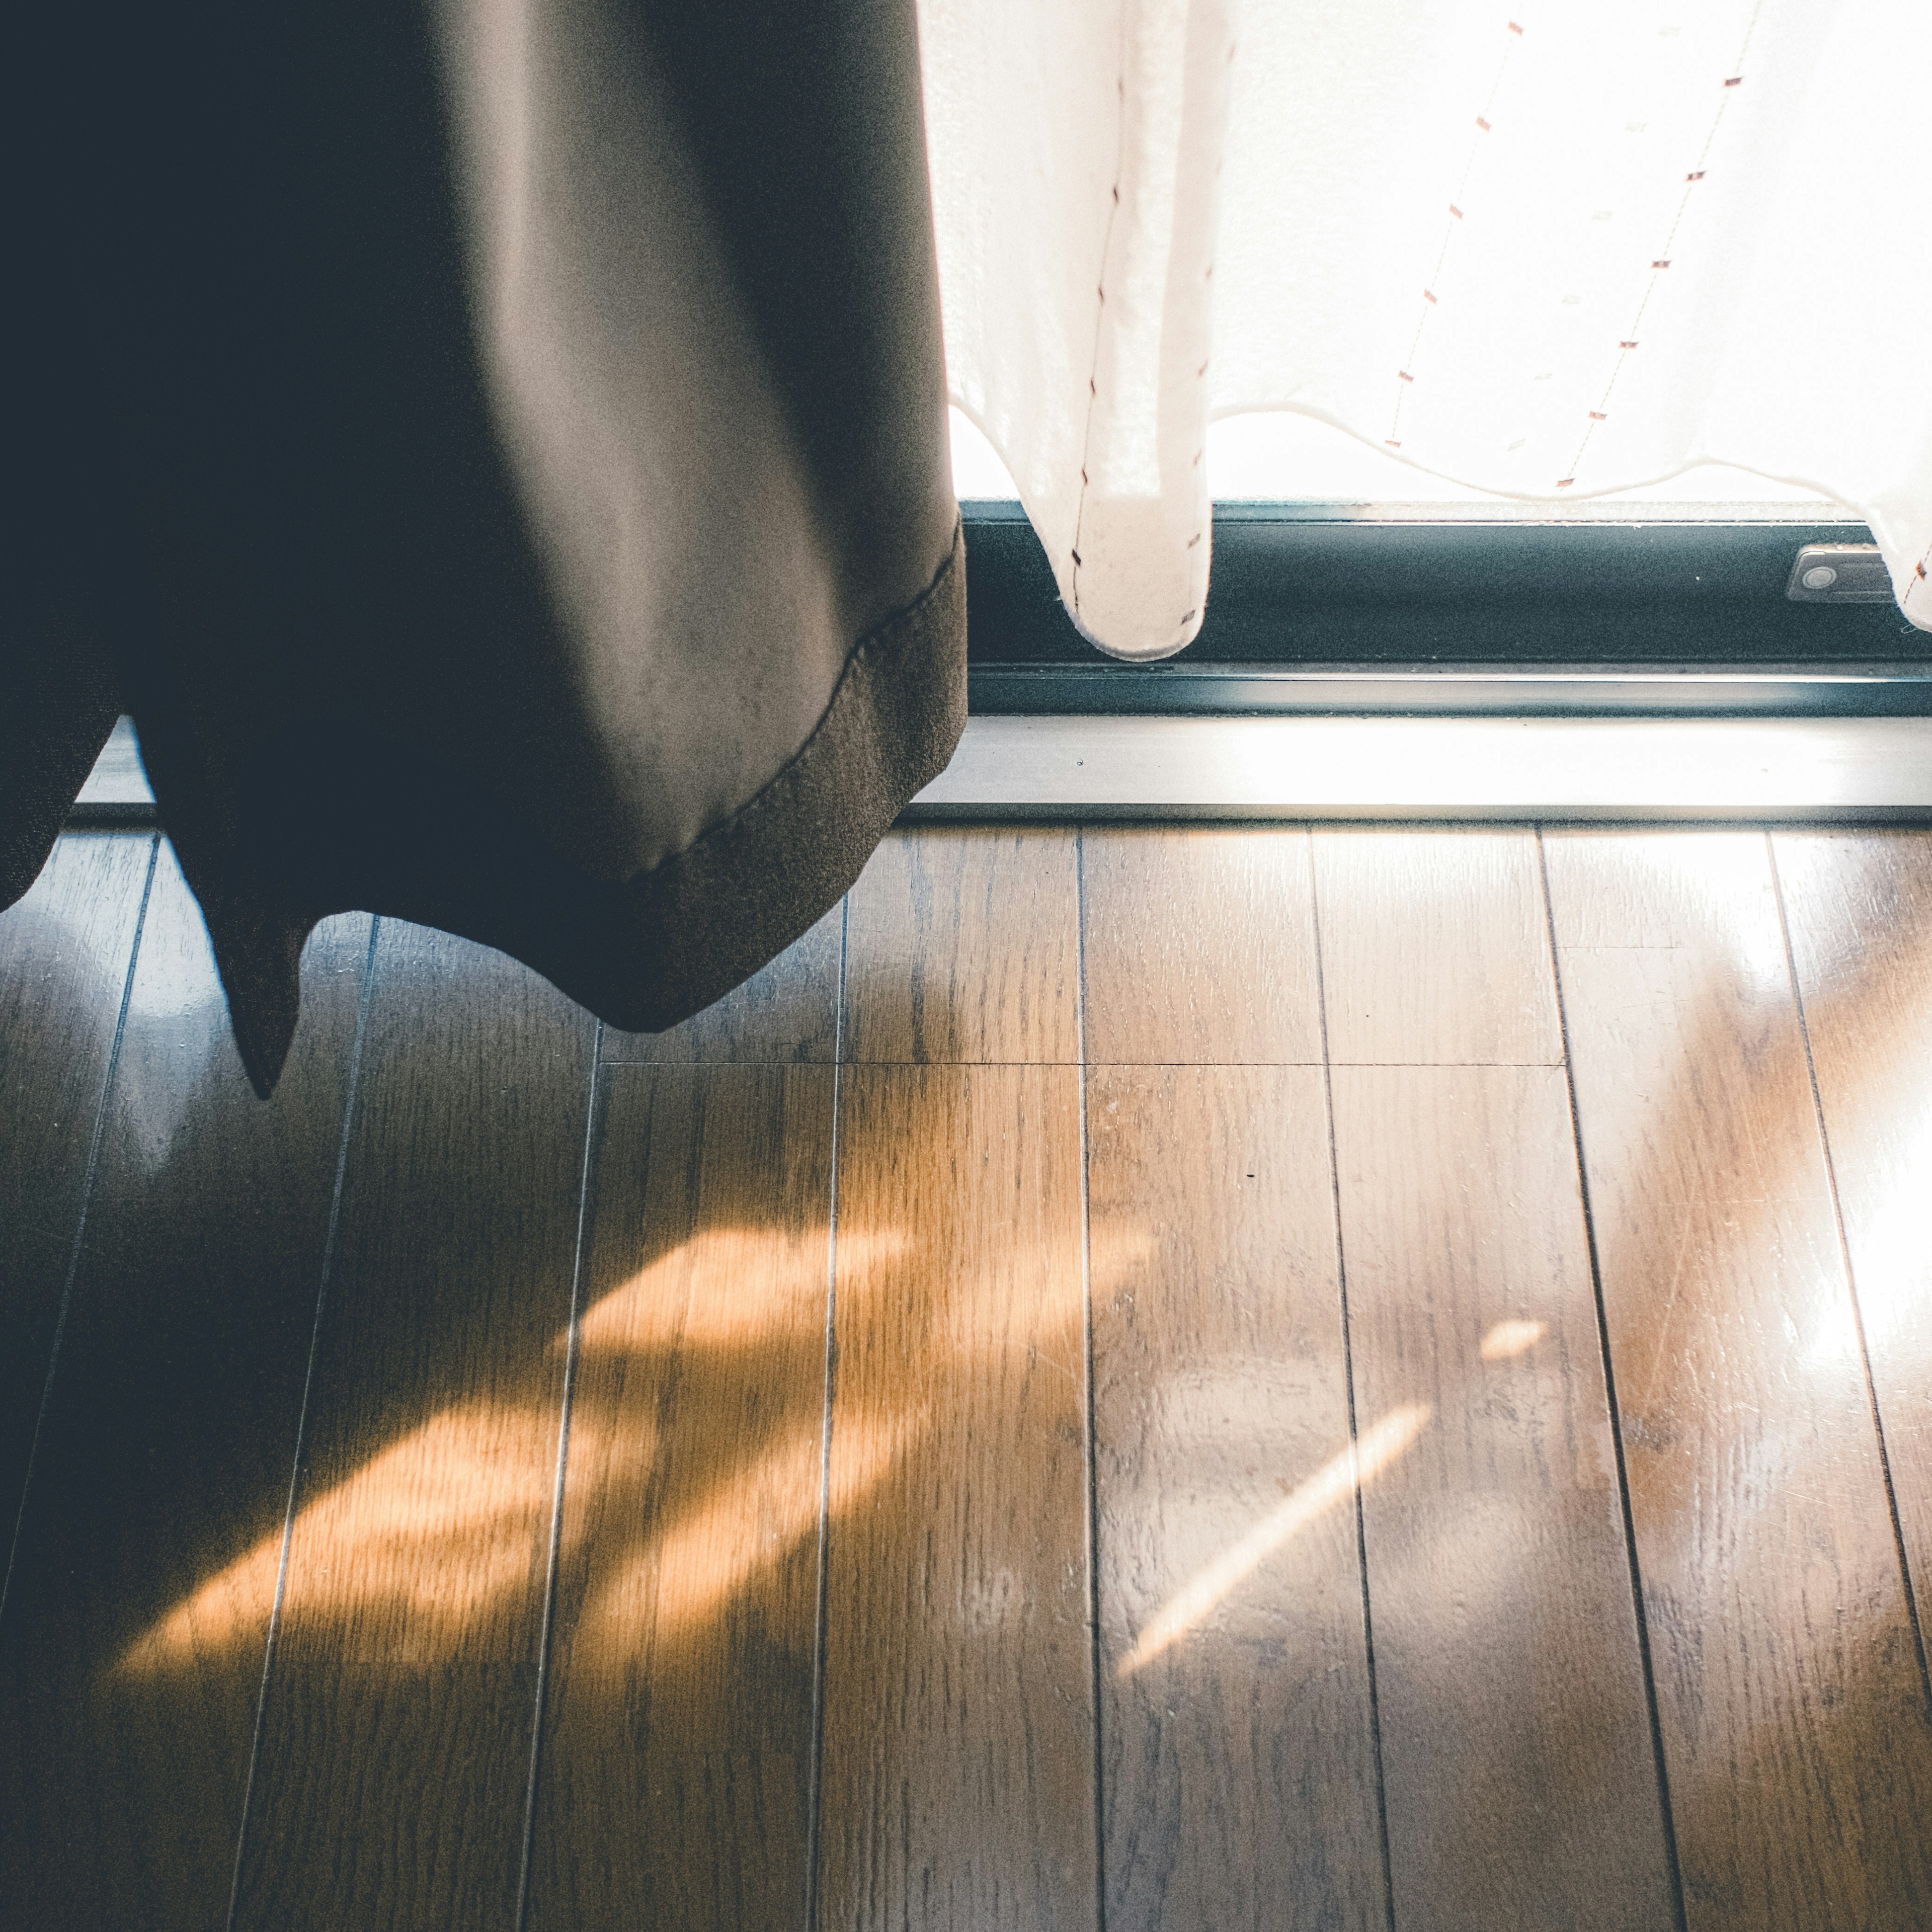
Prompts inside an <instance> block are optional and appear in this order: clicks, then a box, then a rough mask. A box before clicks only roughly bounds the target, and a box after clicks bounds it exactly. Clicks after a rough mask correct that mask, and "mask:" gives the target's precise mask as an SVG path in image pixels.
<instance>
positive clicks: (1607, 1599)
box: [1334, 962, 1673, 1932]
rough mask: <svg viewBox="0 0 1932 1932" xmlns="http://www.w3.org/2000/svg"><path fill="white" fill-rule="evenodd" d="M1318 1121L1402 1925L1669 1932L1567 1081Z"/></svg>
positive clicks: (1373, 1101)
mask: <svg viewBox="0 0 1932 1932" xmlns="http://www.w3.org/2000/svg"><path fill="white" fill-rule="evenodd" d="M1444 970H1445V975H1450V976H1453V975H1454V974H1455V972H1456V970H1457V969H1456V966H1455V964H1454V962H1445V965H1444ZM1334 1106H1335V1145H1336V1150H1337V1174H1338V1179H1339V1187H1340V1202H1341V1220H1342V1235H1343V1254H1344V1256H1345V1257H1346V1266H1347V1270H1348V1283H1349V1322H1350V1333H1351V1335H1352V1340H1353V1344H1354V1358H1355V1399H1356V1415H1357V1424H1358V1433H1359V1436H1360V1439H1361V1443H1362V1445H1363V1457H1362V1469H1363V1490H1362V1495H1363V1514H1364V1541H1365V1547H1366V1549H1367V1558H1368V1576H1369V1598H1370V1606H1371V1610H1372V1614H1373V1620H1374V1636H1375V1647H1376V1682H1377V1691H1378V1708H1379V1712H1380V1717H1381V1724H1382V1763H1383V1767H1384V1776H1385V1789H1386V1792H1387V1802H1388V1833H1389V1850H1390V1859H1391V1869H1392V1870H1393V1873H1394V1894H1395V1921H1396V1923H1397V1924H1398V1925H1405V1924H1410V1925H1427V1926H1429V1927H1440V1928H1442V1932H1456V1928H1471V1932H1474V1928H1477V1927H1482V1928H1485V1932H1489V1929H1490V1928H1502V1927H1522V1928H1524V1932H1541V1928H1543V1927H1548V1926H1552V1925H1574V1926H1590V1927H1604V1928H1609V1927H1628V1928H1631V1932H1635V1928H1638V1927H1662V1926H1664V1925H1667V1924H1669V1923H1670V1920H1671V1918H1672V1916H1673V1904H1672V1897H1671V1880H1670V1868H1669V1863H1668V1858H1667V1848H1666V1838H1665V1828H1664V1809H1663V1800H1662V1796H1661V1793H1660V1790H1659V1789H1658V1777H1657V1769H1656V1764H1655V1757H1654V1755H1653V1753H1652V1745H1651V1733H1650V1719H1649V1707H1648V1705H1647V1703H1646V1695H1645V1688H1644V1680H1643V1664H1642V1659H1641V1655H1640V1649H1639V1643H1638V1633H1637V1617H1636V1610H1635V1607H1634V1599H1633V1595H1632V1590H1631V1573H1630V1565H1629V1560H1628V1550H1627V1548H1626V1545H1625V1537H1624V1526H1623V1517H1622V1504H1621V1501H1620V1499H1619V1494H1618V1490H1617V1482H1616V1449H1615V1445H1614V1441H1613V1435H1612V1431H1611V1424H1610V1408H1609V1403H1608V1401H1607V1397H1606V1395H1605V1392H1604V1379H1603V1375H1602V1371H1601V1354H1600V1350H1599V1343H1598V1331H1597V1319H1596V1307H1595V1298H1594V1295H1593V1293H1592V1284H1591V1280H1590V1269H1589V1254H1588V1250H1587V1247H1586V1238H1585V1233H1584V1225H1583V1208H1582V1202H1581V1199H1580V1195H1579V1191H1578V1187H1577V1171H1576V1165H1575V1162H1574V1158H1573V1156H1572V1148H1571V1127H1570V1109H1569V1098H1568V1089H1567V1088H1566V1086H1565V1080H1564V1076H1563V1072H1562V1069H1561V1068H1560V1067H1341V1068H1337V1070H1336V1072H1335V1075H1334Z"/></svg>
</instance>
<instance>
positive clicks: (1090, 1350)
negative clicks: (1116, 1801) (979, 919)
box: [1073, 826, 1107, 1932]
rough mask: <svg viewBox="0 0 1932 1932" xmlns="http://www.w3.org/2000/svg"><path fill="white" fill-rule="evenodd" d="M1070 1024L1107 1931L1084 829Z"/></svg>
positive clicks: (1076, 843)
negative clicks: (1076, 1097)
mask: <svg viewBox="0 0 1932 1932" xmlns="http://www.w3.org/2000/svg"><path fill="white" fill-rule="evenodd" d="M1073 905H1074V927H1073V963H1074V975H1075V978H1074V998H1073V1028H1074V1039H1075V1041H1076V1052H1078V1055H1079V1075H1080V1324H1081V1329H1082V1352H1083V1354H1084V1355H1085V1358H1086V1359H1085V1364H1084V1367H1085V1373H1086V1382H1087V1387H1086V1404H1087V1442H1086V1451H1087V1617H1088V1637H1089V1639H1090V1641H1091V1646H1092V1660H1091V1683H1092V1687H1093V1697H1094V1924H1095V1925H1096V1927H1097V1928H1098V1932H1107V1834H1106V1823H1107V1806H1106V1740H1105V1739H1103V1737H1102V1736H1101V1733H1100V1440H1099V1436H1098V1434H1097V1430H1096V1426H1095V1422H1094V1214H1093V1192H1092V1160H1091V1142H1090V1140H1089V1139H1088V1126H1087V1083H1088V1077H1089V1069H1088V1064H1087V861H1086V834H1085V829H1084V828H1082V827H1078V826H1076V828H1075V830H1074V834H1073Z"/></svg>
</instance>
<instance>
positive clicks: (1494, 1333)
mask: <svg viewBox="0 0 1932 1932" xmlns="http://www.w3.org/2000/svg"><path fill="white" fill-rule="evenodd" d="M1549 1328H1550V1325H1549V1324H1548V1323H1547V1322H1498V1323H1497V1324H1496V1326H1495V1327H1494V1328H1492V1329H1491V1330H1490V1332H1489V1333H1488V1334H1487V1335H1485V1336H1484V1337H1483V1346H1482V1357H1483V1360H1484V1361H1486V1362H1501V1361H1508V1358H1510V1357H1511V1355H1521V1354H1522V1353H1523V1351H1524V1350H1525V1349H1533V1348H1535V1346H1536V1345H1537V1343H1539V1342H1540V1341H1541V1340H1543V1338H1544V1335H1545V1334H1547V1333H1548V1332H1549Z"/></svg>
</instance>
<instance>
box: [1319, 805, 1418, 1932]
mask: <svg viewBox="0 0 1932 1932" xmlns="http://www.w3.org/2000/svg"><path fill="white" fill-rule="evenodd" d="M1301 830H1302V838H1303V840H1304V844H1305V845H1306V847H1307V853H1308V907H1309V919H1310V928H1311V936H1312V938H1313V941H1314V950H1315V1010H1316V1018H1317V1020H1318V1022H1319V1026H1320V1031H1321V1040H1322V1111H1323V1113H1324V1115H1325V1116H1326V1122H1325V1124H1326V1125H1327V1127H1328V1199H1329V1203H1330V1213H1331V1217H1332V1221H1333V1226H1334V1238H1335V1286H1336V1294H1337V1298H1338V1300H1339V1301H1340V1313H1341V1319H1342V1378H1343V1384H1344V1385H1345V1387H1346V1390H1347V1393H1348V1397H1349V1403H1348V1411H1349V1490H1350V1492H1351V1496H1352V1501H1353V1502H1354V1505H1355V1569H1356V1574H1357V1575H1358V1577H1360V1579H1361V1589H1362V1652H1363V1666H1364V1673H1365V1676H1366V1679H1367V1685H1368V1694H1369V1746H1370V1757H1371V1760H1372V1762H1373V1766H1374V1768H1375V1779H1376V1834H1377V1837H1378V1839H1379V1843H1380V1846H1381V1850H1382V1916H1383V1920H1384V1922H1385V1925H1386V1926H1387V1928H1388V1932H1396V1922H1395V1862H1394V1857H1393V1856H1392V1855H1391V1850H1390V1846H1389V1825H1388V1781H1387V1778H1385V1775H1384V1772H1383V1769H1382V1700H1381V1697H1380V1696H1379V1693H1378V1690H1377V1687H1376V1632H1375V1616H1374V1612H1373V1608H1372V1607H1371V1606H1370V1601H1369V1538H1368V1523H1367V1515H1366V1513H1365V1512H1364V1509H1363V1507H1362V1482H1361V1465H1360V1463H1359V1461H1358V1447H1357V1441H1356V1430H1355V1346H1354V1340H1353V1337H1352V1335H1351V1334H1350V1331H1349V1268H1348V1257H1347V1254H1346V1251H1345V1249H1344V1247H1343V1238H1342V1169H1341V1160H1340V1150H1339V1149H1338V1148H1337V1145H1336V1142H1335V1082H1334V1068H1333V1067H1332V1066H1331V1064H1330V1062H1329V1059H1328V974H1327V969H1326V968H1325V965H1324V962H1323V960H1322V898H1321V892H1320V889H1319V884H1318V883H1317V880H1316V872H1315V833H1314V829H1313V826H1303V827H1302V828H1301Z"/></svg>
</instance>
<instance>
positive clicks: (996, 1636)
mask: <svg viewBox="0 0 1932 1932" xmlns="http://www.w3.org/2000/svg"><path fill="white" fill-rule="evenodd" d="M855 910H856V907H855ZM1078 1082H1079V1073H1078V1071H1077V1070H1075V1069H1073V1068H1047V1067H984V1068H971V1069H962V1068H956V1067H856V1068H849V1069H847V1071H846V1073H845V1074H844V1092H843V1097H842V1098H843V1106H842V1114H841V1123H840V1153H839V1190H838V1241H837V1249H838V1267H837V1276H838V1279H837V1312H836V1318H835V1319H836V1329H837V1337H838V1369H837V1376H836V1380H835V1386H834V1394H833V1406H832V1442H831V1465H830V1471H829V1484H830V1490H829V1495H830V1508H831V1511H832V1520H831V1529H830V1545H829V1551H830V1553H829V1574H828V1578H827V1585H826V1624H825V1646H826V1662H825V1686H824V1705H823V1712H824V1716H823V1726H824V1732H823V1778H822V1784H821V1787H820V1805H821V1811H820V1845H821V1873H820V1889H819V1901H818V1923H819V1924H821V1925H824V1926H841V1927H878V1928H881V1932H883V1928H885V1927H893V1928H899V1927H919V1928H935V1932H936V1928H940V1927H947V1928H958V1932H968V1928H971V1932H994V1928H998V1927H1029V1928H1050V1927H1079V1928H1081V1932H1087V1928H1088V1927H1091V1925H1092V1924H1093V1923H1094V1900H1095V1891H1096V1885H1097V1870H1096V1855H1095V1846H1094V1729H1093V1724H1094V1688H1093V1682H1092V1640H1091V1629H1090V1625H1089V1622H1088V1616H1089V1601H1090V1599H1089V1588H1088V1568H1087V1560H1086V1541H1087V1496H1088V1472H1087V1466H1086V1456H1085V1446H1086V1438H1087V1432H1086V1415H1085V1397H1086V1380H1085V1372H1084V1364H1083V1343H1082V1289H1081V1271H1080V1129H1079V1085H1078Z"/></svg>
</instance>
